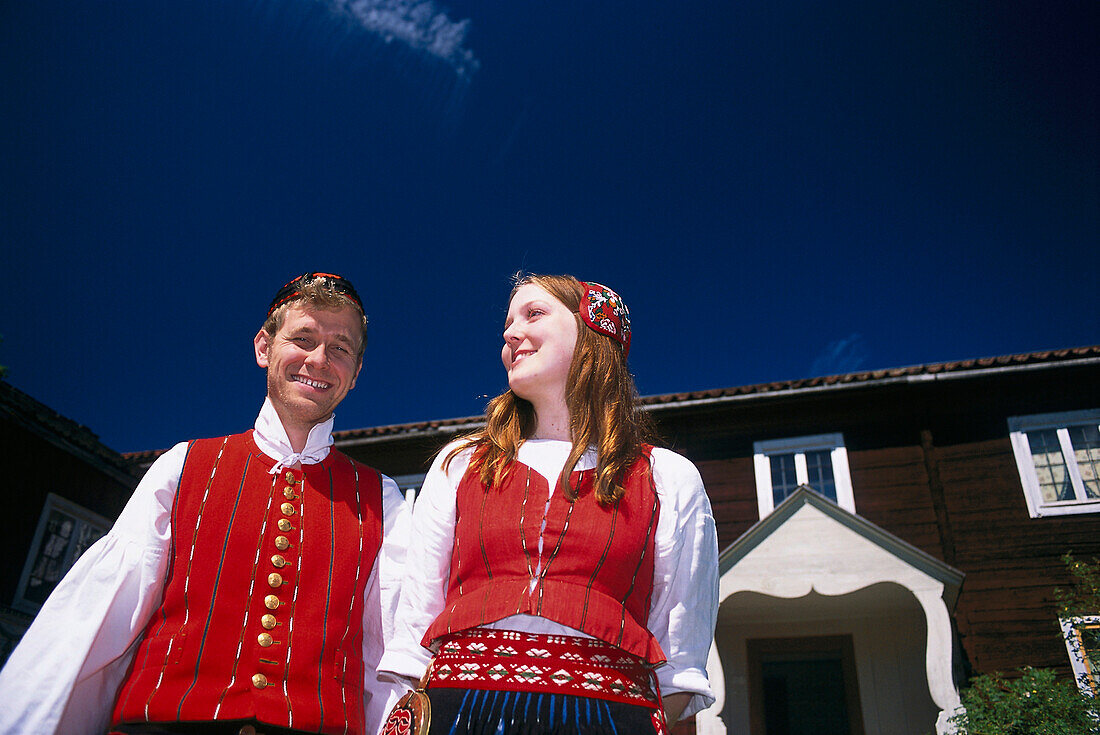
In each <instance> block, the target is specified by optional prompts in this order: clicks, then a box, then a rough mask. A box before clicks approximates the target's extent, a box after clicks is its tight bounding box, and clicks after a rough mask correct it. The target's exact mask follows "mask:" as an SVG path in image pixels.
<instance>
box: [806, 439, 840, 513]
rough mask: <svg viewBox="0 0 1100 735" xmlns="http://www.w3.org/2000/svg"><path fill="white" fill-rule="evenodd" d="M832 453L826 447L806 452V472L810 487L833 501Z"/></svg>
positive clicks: (834, 493)
mask: <svg viewBox="0 0 1100 735" xmlns="http://www.w3.org/2000/svg"><path fill="white" fill-rule="evenodd" d="M832 454H833V453H832V452H831V451H830V450H828V449H825V450H822V451H819V452H806V474H807V475H808V479H809V485H810V487H812V488H813V489H814V490H817V492H818V494H819V495H824V496H825V497H826V498H828V499H829V500H831V501H833V502H834V503H835V502H836V482H835V481H834V480H833V459H832Z"/></svg>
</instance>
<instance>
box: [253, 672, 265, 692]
mask: <svg viewBox="0 0 1100 735" xmlns="http://www.w3.org/2000/svg"><path fill="white" fill-rule="evenodd" d="M252 686H254V687H256V688H257V689H263V688H264V687H266V686H267V677H266V676H264V675H263V674H253V675H252Z"/></svg>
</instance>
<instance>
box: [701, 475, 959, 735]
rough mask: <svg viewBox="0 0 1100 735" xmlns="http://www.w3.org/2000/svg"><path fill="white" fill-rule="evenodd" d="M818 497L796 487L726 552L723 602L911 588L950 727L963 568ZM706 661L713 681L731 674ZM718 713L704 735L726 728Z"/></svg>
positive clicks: (943, 721) (943, 723) (704, 719)
mask: <svg viewBox="0 0 1100 735" xmlns="http://www.w3.org/2000/svg"><path fill="white" fill-rule="evenodd" d="M813 495H815V494H813V493H811V492H809V491H808V490H803V489H800V490H798V491H796V493H795V494H793V495H791V497H790V498H788V499H787V501H786V502H784V503H783V504H782V505H781V506H780V507H779V508H778V509H777V513H776V514H775V517H773V518H771V519H770V520H771V521H772V522H771V523H769V522H768V520H765V521H762V522H761V523H759V524H757V526H754V527H753V529H750V531H748V532H747V533H746V534H745V535H744V536H743V537H742V539H740V540H739V541H738V542H737V543H735V544H734V545H733V546H731V547H730V548H729V549H727V550H726V552H725V553H723V557H726V560H727V563H729V562H732V566H728V567H727V568H726V571H725V573H723V574H722V576H721V578H720V580H719V600H720V601H724V600H726V599H728V598H729V597H731V596H732V595H735V594H737V593H739V592H755V593H758V594H762V595H767V596H770V597H776V598H783V599H794V598H799V597H804V596H805V595H808V594H809V593H810V592H811V591H814V592H817V593H818V594H821V595H828V596H839V595H846V594H850V593H852V592H855V591H857V590H860V589H863V588H866V587H869V586H871V585H874V584H879V583H883V582H887V583H893V584H896V585H900V586H901V587H903V588H905V589H907V590H909V591H910V592H911V593H912V594H913V596H914V597H915V598H916V600H917V601H918V603H919V604H920V606H921V609H922V610H923V612H924V616H925V620H926V623H927V644H926V648H925V673H926V676H927V681H928V689H929V694H930V695H931V698H932V701H933V702H934V703H935V705H936V706H937V707H939V709H940V713H939V716H938V718H937V722H936V730H937V732H939V733H947V732H950V728H949V724H948V718H950V717H951V716H952V715H953V714H954V713H955V711H956V710H957V708H958V706H959V703H960V700H959V694H958V691H957V690H956V688H955V684H954V681H953V680H952V674H951V661H952V653H953V640H954V639H953V635H952V631H951V615H950V611H949V610H948V605H947V602H945V593H946V597H947V599H950V600H952V601H953V600H954V597H955V595H956V594H957V591H958V584H959V583H960V582H961V574H959V573H958V572H957V571H955V570H953V569H951V568H950V567H948V566H947V565H945V564H943V563H942V562H939V561H938V560H935V559H933V558H932V557H929V556H928V555H926V554H924V553H923V552H920V551H919V550H917V549H915V548H913V547H911V546H909V545H908V544H905V542H903V541H901V540H900V539H896V538H894V537H892V536H890V535H889V534H887V533H886V532H885V531H882V530H881V529H878V528H877V527H874V526H873V525H872V524H870V523H868V522H867V521H866V520H864V519H861V518H858V517H856V516H851V515H850V514H848V513H847V512H846V511H844V510H843V509H841V508H839V507H837V506H836V505H835V504H833V503H830V502H828V501H826V500H824V499H821V498H816V497H811V496H813ZM742 542H744V543H742ZM739 544H741V547H740V548H735V547H738V545H739ZM723 566H725V565H723ZM707 666H708V673H709V674H710V675H711V677H712V680H714V681H722V680H723V679H724V676H723V674H722V671H721V662H720V661H719V659H718V656H717V655H712V656H711V658H710V661H709V662H708V665H707ZM719 712H720V710H719V709H716V708H711V709H709V710H706V711H704V712H701V713H699V715H698V716H697V717H696V724H697V731H698V733H699V735H717V734H718V733H725V731H726V729H725V726H724V725H723V724H722V722H721V720H720V719H719V718H718V713H719Z"/></svg>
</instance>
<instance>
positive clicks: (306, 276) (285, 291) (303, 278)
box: [267, 273, 364, 316]
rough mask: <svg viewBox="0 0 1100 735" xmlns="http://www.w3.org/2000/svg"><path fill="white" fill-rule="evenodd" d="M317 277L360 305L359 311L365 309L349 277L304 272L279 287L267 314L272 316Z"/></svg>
mask: <svg viewBox="0 0 1100 735" xmlns="http://www.w3.org/2000/svg"><path fill="white" fill-rule="evenodd" d="M316 279H321V280H323V281H325V282H326V285H328V286H331V287H332V289H333V290H334V291H336V293H338V294H340V295H341V296H343V297H345V298H347V299H348V300H350V301H351V302H352V303H353V304H355V305H356V306H358V307H359V311H364V309H363V301H362V299H360V298H359V294H358V293H356V292H355V286H352V285H351V281H349V280H348V279H346V278H344V277H343V276H338V275H336V274H335V273H303V274H302V275H300V276H298V277H297V278H295V279H294V280H292V281H291V282H290V283H288V284H286V285H285V286H283V287H282V288H280V289H279V292H278V293H277V294H275V298H273V299H272V300H271V306H269V307H268V308H267V315H268V316H271V312H273V311H275V310H276V309H278V308H279V307H280V306H282V305H283V304H285V303H286V302H287V301H290V300H291V299H293V298H294V297H295V296H297V295H298V294H300V293H301V292H302V286H304V285H306V284H307V283H311V282H313V281H314V280H316Z"/></svg>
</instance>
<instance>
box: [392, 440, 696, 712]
mask: <svg viewBox="0 0 1100 735" xmlns="http://www.w3.org/2000/svg"><path fill="white" fill-rule="evenodd" d="M455 446H456V445H455V444H450V445H448V446H447V447H444V449H443V451H441V452H440V453H439V455H438V456H437V457H436V458H435V461H434V462H433V463H432V467H431V469H430V470H429V471H428V474H427V475H426V476H425V478H424V486H423V487H422V488H421V491H420V494H419V495H418V497H417V500H416V505H415V507H414V509H413V530H412V536H411V538H410V540H409V548H408V559H407V562H406V565H405V578H404V580H403V582H402V585H401V597H400V600H399V602H398V608H397V615H396V622H395V634H394V637H393V638H392V639H391V640H390V642H389V643H388V644H387V645H386V652H385V653H384V654H383V656H382V661H381V662H380V663H379V669H380V670H381V671H386V672H391V673H393V674H397V675H400V676H406V677H410V678H412V679H419V678H420V676H421V675H422V674H423V673H424V670H425V668H426V667H427V665H428V662H429V661H430V659H431V652H430V651H428V650H427V649H425V648H424V647H422V646H421V645H420V641H421V639H422V638H423V636H424V632H425V631H426V630H427V629H428V626H429V625H431V623H432V621H433V620H435V618H436V616H437V615H438V614H439V613H440V612H441V611H442V610H443V607H444V601H445V596H446V590H447V582H448V578H449V576H450V567H451V550H452V547H453V544H454V532H455V502H456V497H457V489H458V484H459V481H460V480H461V479H462V476H463V475H464V474H465V472H466V469H467V467H468V466H469V462H470V455H471V454H472V450H471V449H469V448H467V449H464V450H463V451H461V452H460V453H459V454H458V455H456V456H455V458H454V460H453V461H452V462H451V464H450V466H449V467H448V469H447V471H446V472H444V470H443V462H444V459H445V458H446V457H447V455H448V454H450V452H451V450H452V449H453V448H454V447H455ZM569 450H570V444H569V442H565V441H557V440H534V439H532V440H528V441H525V442H524V443H523V444H522V445H521V446H520V448H519V453H518V459H519V461H521V462H523V463H524V464H525V465H527V466H528V467H530V468H531V469H532V470H534V471H536V472H538V473H539V474H540V475H542V476H543V477H544V478H546V481H547V485H548V486H549V488H550V494H551V495H552V494H553V493H554V491H555V486H556V485H557V479H558V476H559V475H560V474H561V470H562V468H563V467H564V466H565V461H566V459H567V458H568V455H569ZM652 457H653V479H654V484H655V486H656V489H657V495H658V498H659V499H660V503H661V512H660V516H659V519H658V523H657V532H656V535H655V538H654V548H655V555H654V571H653V597H652V601H651V606H650V611H649V630H650V631H651V632H652V633H653V635H654V637H655V638H656V639H657V642H658V643H660V645H661V649H662V650H663V651H664V652H665V656H666V658H667V663H666V664H664V665H662V666H660V667H659V668H658V669H657V679H658V681H659V683H660V686H661V693H662V694H663V695H665V696H667V695H669V694H673V693H676V692H688V693H691V694H692V695H694V696H692V698H691V701H690V702H689V703H688V706H687V708H686V709H685V710H684V713H683V717H688V716H690V715H692V714H694V713H696V712H698V711H699V710H702V709H705V708H707V707H709V706H710V705H711V704H712V703H713V702H714V694H713V692H712V691H711V688H710V682H709V681H708V679H707V672H706V663H707V655H708V653H709V652H710V646H711V640H712V638H713V636H714V623H715V617H716V615H717V611H718V540H717V534H716V532H715V526H714V516H713V514H712V513H711V508H710V500H709V499H708V498H707V494H706V491H705V490H704V489H703V481H702V479H701V478H700V476H699V471H698V470H697V469H696V468H695V465H693V464H692V463H691V462H690V461H688V460H687V459H685V458H684V457H681V456H680V455H679V454H676V453H675V452H672V451H669V450H667V449H654V450H653V454H652ZM595 465H596V453H595V451H589V452H586V453H585V454H584V455H583V456H582V458H581V460H580V461H579V462H578V463H577V467H576V469H578V470H586V469H591V468H593V467H595ZM547 502H549V497H548V498H547ZM540 543H541V539H540ZM486 627H492V628H501V629H507V630H522V631H526V632H532V633H548V634H559V635H574V636H583V635H585V634H584V633H581V632H580V631H577V630H574V629H572V628H569V627H566V626H563V625H559V624H558V623H555V622H553V621H551V620H548V619H546V618H541V617H536V616H532V615H513V616H510V617H507V618H504V619H503V620H500V621H497V622H496V623H493V624H491V625H489V626H486Z"/></svg>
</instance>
